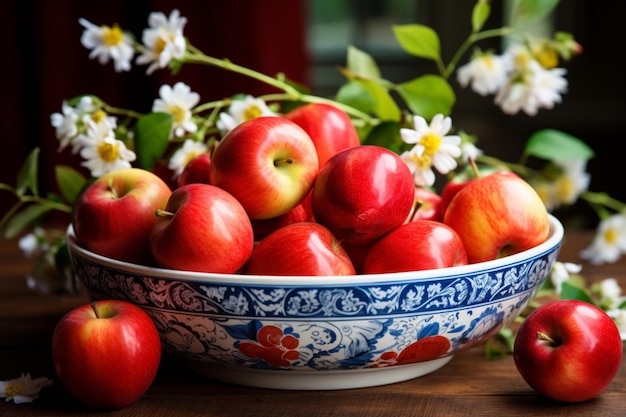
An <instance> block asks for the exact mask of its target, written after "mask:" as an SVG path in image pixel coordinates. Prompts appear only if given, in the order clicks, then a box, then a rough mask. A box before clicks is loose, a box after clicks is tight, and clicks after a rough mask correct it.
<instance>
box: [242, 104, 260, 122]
mask: <svg viewBox="0 0 626 417" xmlns="http://www.w3.org/2000/svg"><path fill="white" fill-rule="evenodd" d="M261 113H262V111H261V108H260V107H259V106H257V105H254V104H251V105H250V106H247V107H246V109H245V110H244V112H243V120H251V119H256V118H257V117H259V116H260V115H261Z"/></svg>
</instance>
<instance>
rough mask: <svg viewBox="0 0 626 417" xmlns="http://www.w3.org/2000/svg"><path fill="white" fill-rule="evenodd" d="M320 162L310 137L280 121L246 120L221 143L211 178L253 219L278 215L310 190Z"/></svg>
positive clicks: (291, 124)
mask: <svg viewBox="0 0 626 417" xmlns="http://www.w3.org/2000/svg"><path fill="white" fill-rule="evenodd" d="M318 170H319V163H318V159H317V153H316V150H315V145H314V144H313V141H312V140H311V138H310V137H309V135H308V134H307V133H306V132H305V131H304V130H303V129H302V128H301V127H300V126H298V125H297V124H295V123H294V122H292V121H290V120H287V119H284V118H282V117H271V116H266V117H257V118H254V119H251V120H247V121H245V122H243V123H241V124H239V125H237V126H236V127H235V128H233V129H232V130H231V131H229V132H228V133H227V134H226V136H224V138H222V140H221V141H220V143H219V144H218V146H217V148H216V149H215V152H214V153H213V157H212V162H211V169H210V173H209V178H210V182H211V184H214V185H216V186H218V187H220V188H222V189H224V190H226V191H228V192H229V193H231V194H232V195H233V196H235V198H236V199H237V200H239V202H240V203H241V205H242V206H243V207H244V208H245V209H246V211H247V212H248V215H249V216H250V218H251V219H267V218H271V217H276V216H280V215H282V214H285V213H287V212H288V211H289V210H291V209H293V208H294V207H295V206H297V205H298V204H300V202H301V201H302V200H303V199H304V197H305V196H306V195H307V193H308V192H309V191H310V190H311V187H312V186H313V182H314V181H315V176H316V175H317V172H318Z"/></svg>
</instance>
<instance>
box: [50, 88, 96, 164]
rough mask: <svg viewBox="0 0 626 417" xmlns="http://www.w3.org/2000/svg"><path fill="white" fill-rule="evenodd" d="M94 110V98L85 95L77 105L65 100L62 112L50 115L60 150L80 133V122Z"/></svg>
mask: <svg viewBox="0 0 626 417" xmlns="http://www.w3.org/2000/svg"><path fill="white" fill-rule="evenodd" d="M94 110H95V106H94V104H93V99H92V98H91V97H90V96H83V97H81V98H80V100H79V102H78V105H77V106H76V107H72V106H70V105H69V103H68V102H67V101H66V100H64V101H63V103H62V105H61V113H58V112H57V113H52V114H51V115H50V124H51V125H52V127H54V128H55V134H56V138H57V139H58V140H59V149H58V150H59V152H60V151H62V150H63V149H65V148H66V147H67V145H69V144H70V143H71V142H72V140H73V139H74V138H75V137H76V135H78V131H79V125H78V123H79V121H80V119H81V118H82V117H83V115H84V114H85V113H89V112H93V111H94Z"/></svg>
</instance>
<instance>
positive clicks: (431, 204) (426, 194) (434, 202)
mask: <svg viewBox="0 0 626 417" xmlns="http://www.w3.org/2000/svg"><path fill="white" fill-rule="evenodd" d="M440 205H441V196H440V195H439V194H437V193H436V192H434V191H432V190H429V189H427V188H423V187H415V201H414V203H413V208H412V209H411V212H410V213H409V217H408V218H407V221H415V220H436V221H441V217H440V214H439V212H440V208H439V206H440Z"/></svg>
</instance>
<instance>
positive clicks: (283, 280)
mask: <svg viewBox="0 0 626 417" xmlns="http://www.w3.org/2000/svg"><path fill="white" fill-rule="evenodd" d="M548 217H549V224H550V231H549V234H548V238H547V239H546V240H545V241H544V242H543V243H541V244H539V245H537V246H535V247H533V248H530V249H527V250H525V251H522V252H519V253H516V254H513V255H508V256H506V257H503V258H498V259H494V260H491V261H486V262H480V263H475V264H468V265H461V266H454V267H447V268H439V269H430V270H423V271H407V272H394V273H383V274H358V275H345V276H336V275H333V276H308V275H307V276H278V275H277V276H273V275H252V274H250V275H248V274H222V273H208V272H194V271H183V270H175V269H166V268H158V267H153V266H145V265H138V264H133V263H129V262H124V261H119V260H116V259H112V258H108V257H105V256H102V255H99V254H97V253H94V252H91V251H89V250H87V249H85V248H83V247H81V246H80V245H79V243H78V241H77V240H76V235H75V234H74V229H73V226H72V225H71V224H70V225H69V226H68V228H67V230H66V240H67V245H68V249H69V251H70V254H71V253H72V252H74V253H75V254H77V255H79V256H81V257H83V258H85V259H87V260H89V261H91V262H94V263H97V264H99V265H105V266H107V267H109V268H112V269H116V270H119V271H123V272H128V273H133V274H138V275H143V276H147V277H154V278H161V279H165V280H181V281H187V282H200V283H205V282H219V283H223V284H229V283H231V284H238V285H241V284H250V285H258V286H266V285H297V286H301V285H315V286H324V285H355V284H368V283H375V282H380V283H389V282H395V281H406V280H407V279H410V280H413V281H414V280H419V279H425V280H426V279H428V280H433V279H437V278H446V279H447V278H450V277H454V276H467V275H471V274H474V273H477V272H481V273H483V272H488V271H490V270H497V269H502V268H504V267H510V266H513V265H516V264H521V263H524V262H527V261H528V260H529V259H531V258H536V257H540V256H542V255H543V254H545V253H547V252H550V251H553V250H554V249H557V248H558V247H559V246H560V245H561V242H562V240H563V236H564V228H563V225H562V223H561V222H560V221H559V220H558V219H557V218H556V217H554V216H553V215H552V214H548Z"/></svg>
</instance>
